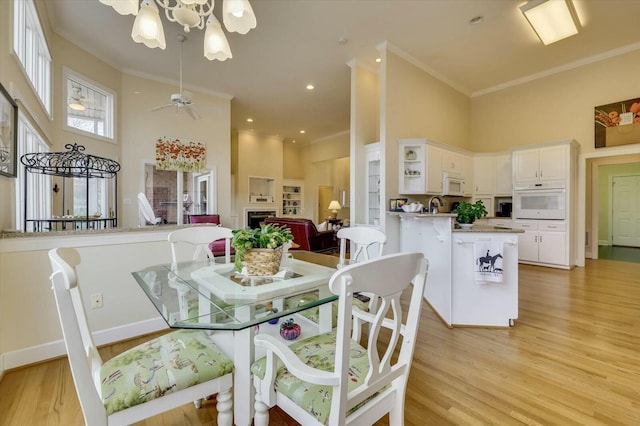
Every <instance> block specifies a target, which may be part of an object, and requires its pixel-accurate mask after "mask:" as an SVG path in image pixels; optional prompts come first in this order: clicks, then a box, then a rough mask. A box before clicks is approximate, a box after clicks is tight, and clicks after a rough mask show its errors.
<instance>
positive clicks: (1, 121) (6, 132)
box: [0, 84, 18, 177]
mask: <svg viewBox="0 0 640 426" xmlns="http://www.w3.org/2000/svg"><path fill="white" fill-rule="evenodd" d="M17 152H18V104H16V102H15V101H14V100H13V98H11V96H10V95H9V92H7V91H6V90H5V88H4V86H3V85H2V84H0V175H3V176H8V177H16V171H17V170H18V168H17V167H16V163H17V160H18V155H17Z"/></svg>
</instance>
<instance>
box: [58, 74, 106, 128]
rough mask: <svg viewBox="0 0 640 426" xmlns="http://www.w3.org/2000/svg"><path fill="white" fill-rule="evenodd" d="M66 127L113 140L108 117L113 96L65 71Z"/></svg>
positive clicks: (86, 80)
mask: <svg viewBox="0 0 640 426" xmlns="http://www.w3.org/2000/svg"><path fill="white" fill-rule="evenodd" d="M66 73H67V74H66V75H67V77H66V92H67V99H66V103H67V104H66V113H67V120H66V122H67V126H68V127H72V128H74V129H78V130H81V131H83V132H87V133H91V134H94V135H98V136H104V137H106V138H110V139H112V138H113V134H114V130H113V125H112V123H111V120H110V116H111V114H112V111H113V107H114V99H115V97H114V95H113V94H112V93H109V92H108V91H106V90H103V89H102V88H100V87H98V86H97V85H95V84H93V83H91V82H90V81H88V79H84V78H82V77H80V76H78V75H76V74H73V73H72V72H69V71H66Z"/></svg>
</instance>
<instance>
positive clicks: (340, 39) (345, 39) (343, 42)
mask: <svg viewBox="0 0 640 426" xmlns="http://www.w3.org/2000/svg"><path fill="white" fill-rule="evenodd" d="M348 42H349V39H348V38H346V37H340V38H339V39H338V44H340V45H345V44H347V43H348Z"/></svg>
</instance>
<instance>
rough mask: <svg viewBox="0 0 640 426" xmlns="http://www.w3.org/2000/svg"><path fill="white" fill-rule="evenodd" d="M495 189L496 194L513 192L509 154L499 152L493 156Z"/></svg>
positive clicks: (508, 194)
mask: <svg viewBox="0 0 640 426" xmlns="http://www.w3.org/2000/svg"><path fill="white" fill-rule="evenodd" d="M494 170H495V175H496V177H495V183H496V184H495V189H496V195H507V196H511V195H512V194H513V183H512V182H513V169H512V161H511V154H501V155H497V156H496V157H495V167H494Z"/></svg>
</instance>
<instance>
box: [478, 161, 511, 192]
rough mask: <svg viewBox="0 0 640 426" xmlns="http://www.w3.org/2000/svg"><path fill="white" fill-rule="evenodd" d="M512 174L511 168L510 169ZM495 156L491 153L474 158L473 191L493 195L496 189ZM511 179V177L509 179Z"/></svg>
mask: <svg viewBox="0 0 640 426" xmlns="http://www.w3.org/2000/svg"><path fill="white" fill-rule="evenodd" d="M509 175H511V170H509ZM495 178H496V169H495V158H494V156H492V155H491V156H490V155H482V156H476V157H474V158H473V185H472V186H473V193H474V194H475V195H478V194H482V195H489V194H490V195H493V193H494V190H495ZM509 180H511V179H509Z"/></svg>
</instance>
